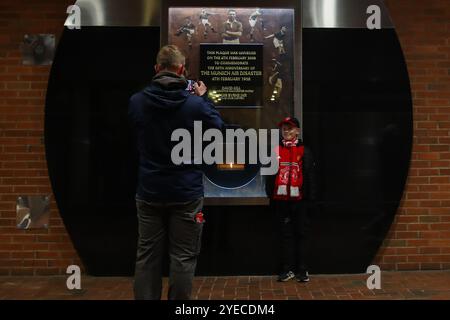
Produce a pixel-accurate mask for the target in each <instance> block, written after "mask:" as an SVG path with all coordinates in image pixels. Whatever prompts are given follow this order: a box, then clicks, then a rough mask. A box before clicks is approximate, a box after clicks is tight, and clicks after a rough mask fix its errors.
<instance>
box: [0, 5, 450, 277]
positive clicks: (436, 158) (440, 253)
mask: <svg viewBox="0 0 450 320" xmlns="http://www.w3.org/2000/svg"><path fill="white" fill-rule="evenodd" d="M73 2H74V1H66V0H42V1H32V0H29V1H25V0H15V1H11V0H2V2H1V4H0V275H48V274H63V273H65V268H66V267H67V266H68V265H70V264H79V265H80V264H81V263H80V261H79V258H78V256H77V254H76V252H75V251H74V249H73V246H72V244H71V242H70V239H69V238H68V236H67V233H66V231H65V228H64V225H63V223H62V220H61V219H60V217H59V214H58V210H57V207H56V204H55V202H54V199H52V202H51V219H50V228H49V229H48V230H27V231H23V230H17V229H16V227H15V225H16V214H15V204H16V199H17V196H18V195H21V194H27V195H28V194H51V187H50V181H49V179H48V172H47V168H46V162H45V152H44V145H43V124H44V109H45V93H46V87H47V79H48V75H49V71H50V67H31V66H22V65H21V56H20V51H19V44H20V42H21V41H22V39H23V36H24V35H25V34H27V33H53V34H56V36H57V40H58V37H59V35H60V33H61V31H62V29H63V23H64V20H65V17H66V13H65V11H66V8H67V6H68V5H70V4H72V3H73ZM386 2H387V4H388V7H389V9H390V12H391V16H392V18H393V20H394V23H395V25H396V27H397V32H398V34H399V37H400V41H401V44H402V47H403V49H404V52H405V56H406V60H407V64H408V69H409V72H410V76H411V85H412V90H413V99H414V120H415V124H414V147H413V155H412V166H411V170H410V175H409V178H408V182H407V186H406V191H405V194H404V197H403V200H402V204H401V208H400V209H399V213H398V215H397V217H396V219H395V222H394V224H393V226H392V228H391V230H390V233H389V235H388V237H387V239H386V241H385V242H384V244H383V247H382V248H381V249H380V252H379V254H378V256H377V257H376V259H375V261H374V263H376V264H379V265H380V266H381V267H382V268H383V269H385V270H407V269H450V147H449V146H450V59H449V54H450V42H449V41H450V2H449V1H448V0H428V1H425V0H388V1H386ZM30 3H31V4H30Z"/></svg>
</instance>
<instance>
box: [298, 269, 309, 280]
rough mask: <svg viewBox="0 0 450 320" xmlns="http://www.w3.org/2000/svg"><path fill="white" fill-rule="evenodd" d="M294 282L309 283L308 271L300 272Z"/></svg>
mask: <svg viewBox="0 0 450 320" xmlns="http://www.w3.org/2000/svg"><path fill="white" fill-rule="evenodd" d="M296 280H297V281H298V282H309V275H308V271H306V270H302V271H300V272H299V273H298V274H297V276H296Z"/></svg>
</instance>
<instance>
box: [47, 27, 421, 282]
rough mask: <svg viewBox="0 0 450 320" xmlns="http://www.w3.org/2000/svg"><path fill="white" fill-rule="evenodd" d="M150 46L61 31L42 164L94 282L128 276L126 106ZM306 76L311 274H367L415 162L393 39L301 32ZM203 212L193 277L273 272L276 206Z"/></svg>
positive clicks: (391, 34) (401, 65) (148, 73)
mask: <svg viewBox="0 0 450 320" xmlns="http://www.w3.org/2000/svg"><path fill="white" fill-rule="evenodd" d="M158 46H159V29H158V28H110V27H108V28H93V27H83V28H82V29H81V30H72V31H71V30H65V31H64V34H63V36H62V38H61V40H60V43H59V46H58V50H57V55H56V58H55V62H54V64H53V69H52V73H51V77H50V80H49V88H48V93H47V107H46V126H45V136H46V151H47V159H48V165H49V172H50V177H51V181H52V186H53V189H54V193H55V197H56V200H57V203H58V206H59V209H60V213H61V216H62V217H63V220H64V223H65V225H66V227H67V230H68V232H69V234H70V236H71V238H72V240H73V242H74V245H75V247H76V249H77V250H78V252H79V254H80V257H81V259H82V260H83V262H84V264H85V266H86V268H87V271H88V273H89V274H92V275H132V274H133V269H134V257H135V252H136V242H137V220H136V208H135V204H134V193H135V183H136V176H137V174H136V173H137V172H136V169H137V154H136V149H135V146H134V143H133V141H132V139H131V135H130V131H129V128H128V122H127V107H128V99H129V97H130V96H131V95H132V94H133V93H135V92H137V91H138V90H140V89H141V88H143V87H144V86H145V85H146V84H148V83H149V81H150V80H151V78H152V76H153V64H154V59H155V56H156V53H157V51H158ZM303 77H304V83H303V100H304V106H303V110H304V116H303V123H304V134H305V142H306V144H307V145H309V146H310V147H311V148H312V149H313V152H314V154H315V157H316V162H317V165H318V170H319V181H320V187H321V188H320V189H321V192H320V202H319V205H318V206H317V208H316V209H315V210H313V211H312V212H311V217H312V220H311V249H310V263H309V264H310V266H311V272H312V273H337V272H339V273H352V272H365V270H366V267H367V266H368V265H369V264H370V263H371V260H372V258H373V257H374V255H375V254H376V252H377V249H378V247H379V246H380V244H381V242H382V240H383V238H384V236H385V234H386V232H387V230H388V228H389V226H390V224H391V222H392V219H393V217H394V214H395V211H396V208H397V206H398V203H399V200H400V198H401V195H402V191H403V186H404V183H405V179H406V175H407V170H408V165H409V159H410V151H411V142H412V113H411V112H412V110H411V95H410V89H409V80H408V74H407V70H406V66H405V62H404V59H403V55H402V51H401V48H400V46H399V43H398V40H397V37H396V34H395V31H394V30H381V31H368V30H357V29H305V30H304V32H303ZM155 138H157V137H155ZM204 212H205V216H206V224H205V229H204V235H203V249H202V253H201V256H200V259H199V264H198V272H197V274H199V275H235V274H274V273H276V272H277V271H278V252H279V250H278V241H277V239H278V238H277V219H276V217H275V216H274V214H273V213H272V210H271V207H268V206H267V207H266V206H264V207H252V206H244V207H237V206H234V207H231V206H228V207H227V206H223V207H206V208H205V209H204ZM166 267H167V265H166Z"/></svg>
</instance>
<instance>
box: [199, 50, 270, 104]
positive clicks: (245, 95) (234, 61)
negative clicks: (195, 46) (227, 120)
mask: <svg viewBox="0 0 450 320" xmlns="http://www.w3.org/2000/svg"><path fill="white" fill-rule="evenodd" d="M200 78H201V79H203V81H205V83H207V84H208V88H209V94H210V98H211V99H213V100H214V101H215V102H216V105H217V106H227V107H233V106H240V107H261V106H262V105H263V101H262V100H263V84H264V79H263V45H261V44H253V45H252V44H201V45H200Z"/></svg>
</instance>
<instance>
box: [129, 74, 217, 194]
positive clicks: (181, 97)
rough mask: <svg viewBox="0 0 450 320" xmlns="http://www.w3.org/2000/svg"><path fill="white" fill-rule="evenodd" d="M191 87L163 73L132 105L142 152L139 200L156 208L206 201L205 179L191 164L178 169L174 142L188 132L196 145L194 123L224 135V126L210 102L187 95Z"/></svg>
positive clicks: (131, 102)
mask: <svg viewBox="0 0 450 320" xmlns="http://www.w3.org/2000/svg"><path fill="white" fill-rule="evenodd" d="M186 87H187V81H186V79H185V78H184V77H180V76H178V75H176V74H175V73H171V72H160V73H158V74H157V75H156V76H155V77H154V78H153V80H152V82H151V84H150V86H148V87H146V88H145V89H144V90H142V91H140V92H138V93H136V94H135V95H133V96H132V97H131V99H130V104H129V108H128V116H129V120H130V122H131V126H132V128H133V132H134V135H135V137H136V142H137V149H138V152H139V172H138V185H137V190H136V198H137V199H141V200H145V201H153V202H185V201H189V200H195V199H198V198H201V197H203V173H202V171H201V170H200V168H198V167H196V166H195V165H193V164H182V165H175V164H174V163H173V162H172V159H171V152H172V148H173V147H174V146H175V145H177V144H178V143H179V142H178V141H173V142H172V141H171V136H172V132H173V131H174V130H176V129H179V128H183V129H187V130H188V131H189V132H190V133H191V137H192V139H191V141H192V143H193V140H194V139H193V137H194V135H193V132H194V121H202V129H203V131H205V130H207V129H209V128H217V129H219V130H222V129H223V125H224V123H223V121H222V118H221V117H220V114H219V113H218V112H217V110H216V109H215V108H214V105H213V104H212V103H211V102H210V101H208V100H207V99H206V98H202V97H198V96H196V95H191V94H190V93H189V92H188V91H186V90H185V89H186Z"/></svg>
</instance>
